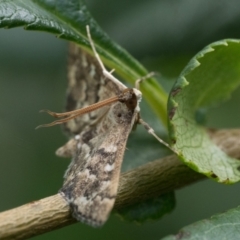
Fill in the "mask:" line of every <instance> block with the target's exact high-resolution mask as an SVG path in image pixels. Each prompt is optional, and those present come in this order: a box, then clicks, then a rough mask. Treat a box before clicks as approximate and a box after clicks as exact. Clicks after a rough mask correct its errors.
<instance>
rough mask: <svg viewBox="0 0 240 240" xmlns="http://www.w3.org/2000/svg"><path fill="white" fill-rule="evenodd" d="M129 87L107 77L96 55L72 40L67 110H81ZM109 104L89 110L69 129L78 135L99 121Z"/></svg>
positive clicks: (67, 125) (74, 121)
mask: <svg viewBox="0 0 240 240" xmlns="http://www.w3.org/2000/svg"><path fill="white" fill-rule="evenodd" d="M125 88H126V87H123V85H122V84H121V83H120V82H119V84H118V83H117V82H113V81H111V80H109V79H107V78H105V77H104V75H103V73H102V69H101V67H100V65H99V63H98V62H97V60H96V58H95V57H94V56H91V55H90V54H88V53H87V52H85V51H84V50H82V49H80V48H79V46H78V45H76V44H73V43H71V44H70V48H69V59H68V89H67V104H66V111H72V110H76V109H80V108H83V107H86V106H89V105H92V104H94V103H96V102H99V101H101V100H104V99H107V98H110V97H113V96H117V95H118V94H120V93H121V92H122V91H123V90H124V89H125ZM107 108H108V106H107V107H103V108H100V109H98V110H96V111H93V112H89V113H87V114H84V115H82V116H80V117H77V118H75V119H73V120H71V121H69V122H67V123H65V124H64V129H65V131H66V132H67V133H68V134H69V135H70V136H74V135H76V134H78V133H79V132H81V131H82V130H83V129H84V127H85V126H88V125H92V124H93V123H94V122H96V121H98V120H99V119H100V118H101V117H102V115H103V114H104V113H105V112H106V109H107Z"/></svg>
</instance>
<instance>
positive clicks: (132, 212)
mask: <svg viewBox="0 0 240 240" xmlns="http://www.w3.org/2000/svg"><path fill="white" fill-rule="evenodd" d="M174 207H175V195H174V192H170V193H166V194H164V195H161V196H159V197H156V198H153V199H149V200H147V201H144V202H141V203H138V204H134V205H131V206H128V207H125V208H122V209H120V210H118V211H117V213H118V215H120V217H121V218H122V219H124V220H126V221H130V222H136V223H144V222H146V221H149V220H158V219H160V218H161V217H162V216H164V215H165V214H167V213H169V212H171V211H172V210H173V209H174Z"/></svg>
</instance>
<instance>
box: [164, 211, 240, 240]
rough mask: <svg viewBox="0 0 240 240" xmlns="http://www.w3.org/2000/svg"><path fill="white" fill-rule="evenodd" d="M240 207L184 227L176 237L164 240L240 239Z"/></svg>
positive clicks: (168, 237)
mask: <svg viewBox="0 0 240 240" xmlns="http://www.w3.org/2000/svg"><path fill="white" fill-rule="evenodd" d="M239 226H240V207H237V208H235V209H231V210H229V211H227V212H225V213H222V214H219V215H215V216H213V217H211V218H210V219H205V220H202V221H199V222H196V223H194V224H191V225H189V226H187V227H184V228H183V229H182V230H180V231H179V233H178V234H176V235H175V236H173V235H171V236H167V237H164V238H162V240H176V239H181V240H184V239H187V240H193V239H194V240H198V239H199V240H202V239H205V240H219V239H228V240H231V239H239V236H240V231H239Z"/></svg>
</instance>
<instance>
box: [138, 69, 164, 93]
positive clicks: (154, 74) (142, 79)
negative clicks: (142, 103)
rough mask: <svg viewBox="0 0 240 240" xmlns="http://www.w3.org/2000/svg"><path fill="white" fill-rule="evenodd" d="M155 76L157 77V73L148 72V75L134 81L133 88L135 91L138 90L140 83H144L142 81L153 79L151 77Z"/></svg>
mask: <svg viewBox="0 0 240 240" xmlns="http://www.w3.org/2000/svg"><path fill="white" fill-rule="evenodd" d="M157 75H159V73H157V72H150V73H148V74H147V75H146V76H143V77H141V78H139V79H137V80H136V81H135V88H136V89H138V90H139V89H140V86H139V85H140V83H141V82H142V81H144V80H146V79H149V78H151V77H153V76H157Z"/></svg>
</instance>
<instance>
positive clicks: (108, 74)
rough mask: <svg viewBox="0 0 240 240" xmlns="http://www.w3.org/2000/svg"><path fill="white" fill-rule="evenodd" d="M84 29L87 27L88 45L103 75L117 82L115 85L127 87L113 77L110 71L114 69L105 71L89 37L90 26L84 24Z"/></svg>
mask: <svg viewBox="0 0 240 240" xmlns="http://www.w3.org/2000/svg"><path fill="white" fill-rule="evenodd" d="M86 29H87V36H88V40H89V43H90V45H91V48H92V50H93V53H94V55H95V57H96V59H97V61H98V63H99V64H100V66H101V68H102V73H103V75H104V76H105V77H106V78H108V79H110V80H112V81H113V82H114V83H115V84H117V85H122V87H123V88H127V87H126V86H125V85H124V84H122V83H121V82H120V81H119V80H118V79H117V78H115V77H114V76H113V75H112V72H113V71H114V70H112V71H110V72H109V71H107V69H106V68H105V67H104V65H103V62H102V60H101V58H100V56H99V55H98V53H97V50H96V48H95V45H94V42H93V40H92V37H91V33H90V28H89V26H88V25H87V26H86Z"/></svg>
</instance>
